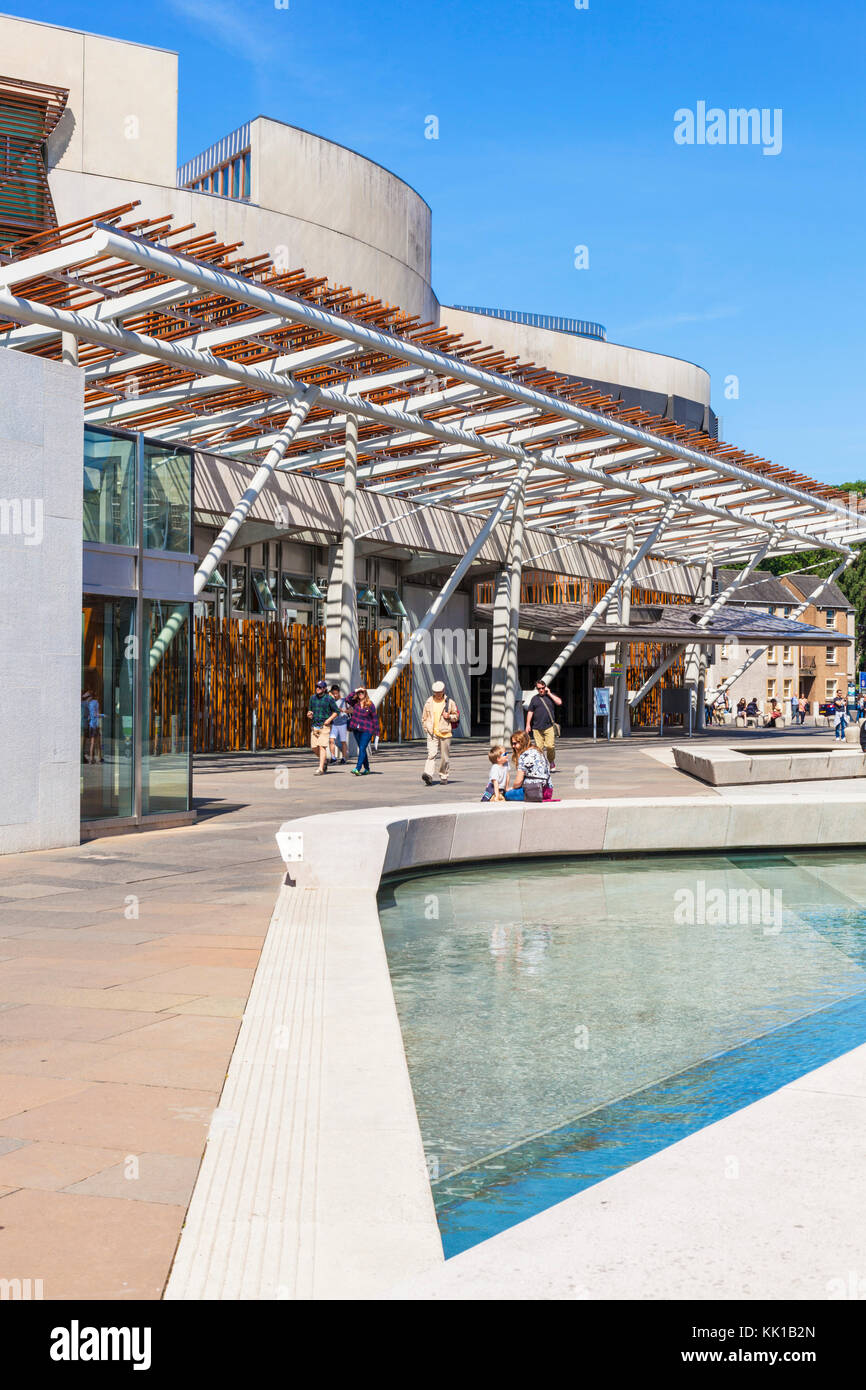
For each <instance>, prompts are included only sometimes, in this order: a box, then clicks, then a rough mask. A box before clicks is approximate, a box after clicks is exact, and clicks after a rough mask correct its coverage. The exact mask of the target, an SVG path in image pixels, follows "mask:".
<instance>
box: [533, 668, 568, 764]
mask: <svg viewBox="0 0 866 1390" xmlns="http://www.w3.org/2000/svg"><path fill="white" fill-rule="evenodd" d="M561 704H562V701H561V700H560V698H559V696H558V695H554V693H553V691H552V690H551V689H550V686H549V685H545V683H544V681H536V682H535V694H534V695H533V697H532V699H531V700H530V701H529V705H528V707H527V710H526V732H527V733H528V734H530V733H531V734H532V737H533V738H534V739H535V746H536V748H537V749H538V751H539V753H543V754H544V755H545V757H546V758H547V761H548V762H549V764H550V770H551V772H553V771H554V769H555V768H556V709H555V706H556V705H561Z"/></svg>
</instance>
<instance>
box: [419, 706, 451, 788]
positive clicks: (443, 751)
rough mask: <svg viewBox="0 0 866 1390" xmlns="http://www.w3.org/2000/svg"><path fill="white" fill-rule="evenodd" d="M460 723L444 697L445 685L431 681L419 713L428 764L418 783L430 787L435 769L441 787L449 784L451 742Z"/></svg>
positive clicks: (425, 765)
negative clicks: (428, 694)
mask: <svg viewBox="0 0 866 1390" xmlns="http://www.w3.org/2000/svg"><path fill="white" fill-rule="evenodd" d="M459 720H460V715H459V713H458V710H457V706H456V705H455V703H454V701H453V700H449V699H448V698H447V697H446V695H445V682H444V681H434V682H433V685H432V686H431V691H430V698H429V700H428V701H427V703H426V704H425V706H424V709H423V710H422V712H421V726H422V728H423V730H424V732H425V734H426V735H427V761H426V763H425V764H424V771H423V772H422V773H421V781H422V782H424V783H426V785H427V786H428V787H432V785H433V777H434V775H435V773H436V771H437V769H438V772H439V781H440V783H442V784H443V785H444V783H446V782H447V781H448V767H449V765H450V760H451V739H452V737H453V734H454V726H455V724H457V723H458V722H459Z"/></svg>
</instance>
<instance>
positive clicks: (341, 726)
mask: <svg viewBox="0 0 866 1390" xmlns="http://www.w3.org/2000/svg"><path fill="white" fill-rule="evenodd" d="M331 697H332V699H333V701H334V704H335V705H336V706H337V717H336V719H335V720H334V722H333V724H332V725H331V762H332V763H335V762H337V761H339V762H340V763H344V762H345V761H346V756H347V754H348V752H349V711H348V710H347V708H346V700H345V697H344V696H343V695H342V694H341V693H340V687H339V686H338V685H336V684H334V685H332V686H331Z"/></svg>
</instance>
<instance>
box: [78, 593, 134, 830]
mask: <svg viewBox="0 0 866 1390" xmlns="http://www.w3.org/2000/svg"><path fill="white" fill-rule="evenodd" d="M136 606H137V605H136V601H135V599H132V598H102V597H101V596H99V595H96V594H85V595H84V602H83V604H82V622H81V818H82V820H104V819H105V818H106V817H110V816H131V815H133V814H134V811H135V767H134V762H135V760H134V749H133V732H134V728H135V679H136V670H137V667H138V661H137V651H136V642H135V618H136Z"/></svg>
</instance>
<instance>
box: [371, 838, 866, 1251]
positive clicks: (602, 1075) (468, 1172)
mask: <svg viewBox="0 0 866 1390" xmlns="http://www.w3.org/2000/svg"><path fill="white" fill-rule="evenodd" d="M379 913H380V918H381V922H382V930H383V935H384V940H385V946H386V950H387V953H388V961H389V965H390V970H391V977H392V981H393V986H394V994H395V998H396V1002H397V1010H398V1013H399V1016H400V1022H401V1025H402V1030H403V1040H404V1045H405V1049H406V1056H407V1060H408V1064H409V1072H410V1076H411V1079H412V1086H413V1090H414V1095H415V1104H416V1108H417V1111H418V1118H419V1123H420V1127H421V1133H422V1137H423V1140H424V1147H425V1151H426V1154H427V1161H428V1168H429V1171H430V1174H431V1183H432V1187H433V1193H434V1198H435V1202H436V1208H437V1214H438V1219H439V1225H440V1230H441V1232H442V1240H443V1246H444V1249H445V1253H446V1255H453V1254H456V1253H457V1252H458V1251H459V1250H463V1249H466V1248H468V1247H469V1246H471V1245H473V1244H475V1243H476V1242H478V1241H479V1240H484V1239H486V1238H487V1237H489V1236H491V1235H494V1234H495V1233H496V1232H497V1231H501V1230H503V1229H505V1228H506V1227H507V1226H510V1225H513V1224H515V1223H516V1222H518V1221H522V1220H525V1219H526V1218H527V1217H528V1216H531V1215H534V1214H535V1213H536V1212H538V1211H541V1210H543V1209H544V1208H546V1207H548V1206H551V1205H552V1204H553V1203H554V1202H558V1201H562V1200H564V1198H566V1197H569V1196H571V1195H572V1194H573V1193H575V1192H578V1191H580V1190H581V1189H582V1188H585V1187H588V1186H590V1185H591V1184H592V1183H595V1182H598V1181H600V1180H601V1179H602V1178H605V1177H608V1176H610V1175H611V1174H612V1173H615V1172H617V1171H619V1170H620V1169H622V1168H624V1167H627V1166H628V1165H629V1164H631V1163H634V1162H637V1161H638V1160H639V1159H641V1158H645V1157H647V1156H648V1155H649V1154H651V1153H653V1152H655V1151H657V1150H658V1149H661V1148H664V1147H666V1146H667V1145H669V1144H672V1143H674V1142H675V1141H676V1140H678V1139H681V1138H684V1137H685V1135H687V1134H690V1133H692V1132H694V1131H695V1130H696V1129H700V1128H702V1127H703V1126H704V1125H707V1124H710V1123H712V1122H713V1121H715V1120H717V1119H720V1118H722V1116H723V1115H726V1114H730V1113H731V1112H732V1111H734V1110H738V1109H740V1108H741V1107H742V1106H744V1105H747V1104H749V1103H751V1102H752V1101H754V1100H757V1099H759V1098H760V1097H761V1096H764V1095H767V1094H769V1093H770V1092H771V1091H774V1090H776V1089H777V1088H778V1087H779V1086H781V1085H784V1084H785V1083H786V1082H787V1081H790V1080H793V1079H794V1078H795V1077H797V1076H801V1075H803V1074H804V1073H805V1072H807V1071H811V1070H812V1069H813V1068H815V1067H817V1066H820V1065H821V1064H822V1063H824V1062H826V1061H829V1060H831V1059H832V1058H833V1057H836V1056H839V1055H840V1054H841V1053H843V1052H846V1051H848V1050H850V1049H851V1048H853V1047H856V1046H858V1045H859V1044H860V1043H861V1042H864V1041H866V853H863V854H861V853H859V852H855V853H850V852H845V853H837V852H832V853H830V852H826V851H816V852H814V853H808V852H807V853H802V854H788V855H754V854H741V855H737V854H732V855H730V856H727V857H723V856H713V857H703V858H696V857H694V856H682V857H674V856H654V857H642V858H640V859H637V858H635V859H616V860H604V861H601V860H589V859H559V860H554V859H549V860H529V861H522V862H517V863H503V864H501V865H499V864H497V865H492V866H491V865H484V866H477V867H476V866H473V867H467V868H463V869H454V868H451V869H447V870H443V871H441V872H435V873H432V872H431V873H424V874H420V875H415V876H412V877H408V878H405V879H402V880H397V881H392V882H390V883H386V884H385V885H383V887H382V890H381V891H380V895H379Z"/></svg>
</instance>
